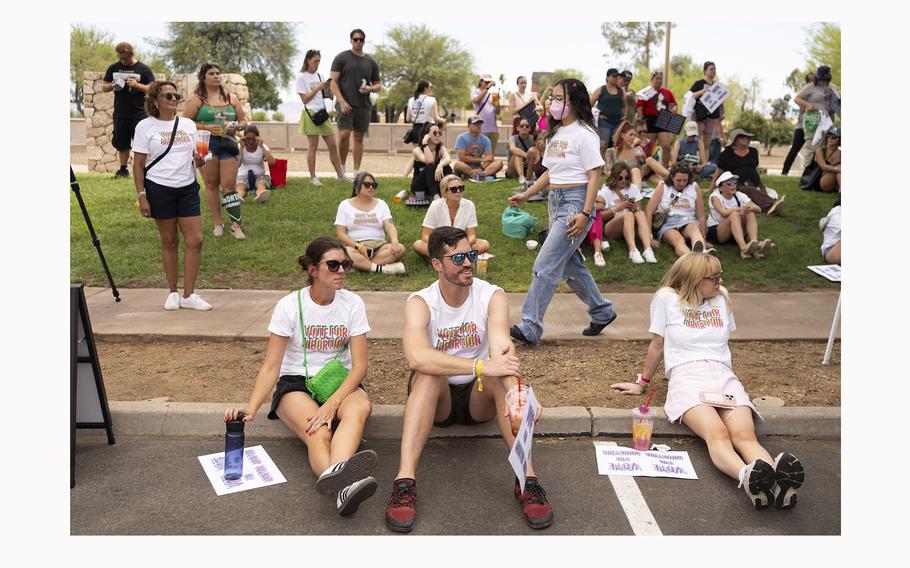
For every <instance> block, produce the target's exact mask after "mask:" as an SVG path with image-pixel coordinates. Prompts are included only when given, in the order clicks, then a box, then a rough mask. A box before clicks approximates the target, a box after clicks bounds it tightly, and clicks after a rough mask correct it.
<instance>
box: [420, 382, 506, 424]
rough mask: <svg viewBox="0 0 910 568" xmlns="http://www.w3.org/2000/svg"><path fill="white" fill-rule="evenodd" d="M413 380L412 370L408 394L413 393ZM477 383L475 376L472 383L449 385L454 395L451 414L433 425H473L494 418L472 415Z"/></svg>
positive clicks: (450, 392)
mask: <svg viewBox="0 0 910 568" xmlns="http://www.w3.org/2000/svg"><path fill="white" fill-rule="evenodd" d="M413 380H414V371H411V375H410V376H409V377H408V395H410V394H411V381H413ZM476 383H477V379H476V378H475V379H474V380H473V381H471V382H470V383H465V384H463V385H449V394H450V395H451V397H452V408H451V410H450V411H449V415H448V416H447V417H446V418H445V419H444V420H441V421H439V422H433V426H439V427H440V428H446V427H448V426H451V425H452V424H463V425H465V426H473V425H475V424H483V423H484V422H489V421H490V420H492V418H490V419H488V420H481V421H477V420H474V417H472V416H471V409H470V408H469V405H470V402H471V391H473V390H474V385H475V384H476Z"/></svg>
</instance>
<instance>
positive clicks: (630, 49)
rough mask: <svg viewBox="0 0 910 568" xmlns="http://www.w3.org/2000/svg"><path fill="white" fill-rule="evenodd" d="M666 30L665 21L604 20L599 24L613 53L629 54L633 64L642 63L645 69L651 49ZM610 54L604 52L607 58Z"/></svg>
mask: <svg viewBox="0 0 910 568" xmlns="http://www.w3.org/2000/svg"><path fill="white" fill-rule="evenodd" d="M666 30H667V22H604V23H603V24H601V26H600V33H602V34H603V36H604V39H606V40H607V45H609V46H610V50H611V51H612V52H613V53H616V54H619V55H625V54H630V55H631V56H632V64H633V65H636V66H638V65H643V66H644V67H645V68H646V69H650V68H651V51H652V50H653V49H655V48H656V47H657V46H658V45H660V43H661V42H662V41H663V40H664V35H665V34H666ZM612 56H613V55H612V54H611V53H605V54H604V57H607V58H610V57H612ZM617 63H618V62H617ZM612 66H614V65H611V67H612Z"/></svg>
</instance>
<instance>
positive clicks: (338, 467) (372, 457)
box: [316, 450, 377, 495]
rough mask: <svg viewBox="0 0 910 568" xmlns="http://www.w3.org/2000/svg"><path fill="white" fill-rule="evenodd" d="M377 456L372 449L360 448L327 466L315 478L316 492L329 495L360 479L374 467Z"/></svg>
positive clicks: (371, 471)
mask: <svg viewBox="0 0 910 568" xmlns="http://www.w3.org/2000/svg"><path fill="white" fill-rule="evenodd" d="M376 461H377V456H376V452H374V451H373V450H362V451H359V452H357V453H356V454H354V455H353V456H351V457H349V458H348V459H346V460H341V461H340V462H338V463H336V464H334V465H332V466H329V468H328V469H327V470H325V471H324V472H322V475H320V476H319V479H317V480H316V493H321V494H322V495H331V494H332V493H337V492H339V491H341V490H342V489H345V488H347V487H348V486H349V485H353V484H354V483H355V482H356V481H357V480H362V479H364V478H365V477H367V476H368V475H370V474H371V473H373V470H374V469H376Z"/></svg>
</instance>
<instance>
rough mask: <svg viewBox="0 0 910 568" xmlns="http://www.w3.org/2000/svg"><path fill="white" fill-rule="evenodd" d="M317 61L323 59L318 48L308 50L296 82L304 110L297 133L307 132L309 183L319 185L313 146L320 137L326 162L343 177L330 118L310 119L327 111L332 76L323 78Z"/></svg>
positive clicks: (339, 176)
mask: <svg viewBox="0 0 910 568" xmlns="http://www.w3.org/2000/svg"><path fill="white" fill-rule="evenodd" d="M320 61H322V55H321V54H320V53H319V50H318V49H310V50H308V51H307V52H306V56H305V57H304V58H303V67H301V69H300V74H299V75H298V76H297V83H296V85H295V87H296V88H295V90H296V91H297V94H298V95H299V96H300V101H301V102H303V112H301V113H300V127H299V129H298V132H300V133H301V134H304V135H306V140H307V148H306V165H307V169H309V171H310V185H322V182H320V181H319V178H318V177H316V149H317V148H318V147H319V137H320V136H322V139H323V140H325V146H326V148H327V149H328V151H329V161H331V162H332V167H333V168H334V169H335V174H336V175H337V176H338V179H344V176H343V175H342V174H343V173H344V172H343V171H342V168H341V160H340V158H339V157H338V144H337V143H336V142H335V129H334V128H333V127H332V121H331V120H329V119H328V118H326V119H325V120H324V121H323V122H322V123H320V124H316V123H315V122H313V117H314V116H316V114H317V113H318V112H320V111H323V110H324V111H326V112H328V111H329V107H328V104H329V102H330V101H331V100H332V99H331V98H330V97H331V93H332V90H331V88H330V87H331V83H332V79H331V78H328V79H326V80H325V81H323V80H322V75H320V74H319V72H318V71H317V70H318V69H319V63H320ZM327 96H328V97H329V98H327Z"/></svg>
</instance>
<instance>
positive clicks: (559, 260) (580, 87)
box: [509, 79, 616, 345]
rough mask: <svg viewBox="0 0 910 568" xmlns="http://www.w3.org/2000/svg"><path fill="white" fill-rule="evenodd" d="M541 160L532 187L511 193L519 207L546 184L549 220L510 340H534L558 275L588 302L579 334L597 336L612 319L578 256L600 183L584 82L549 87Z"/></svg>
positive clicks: (595, 139)
mask: <svg viewBox="0 0 910 568" xmlns="http://www.w3.org/2000/svg"><path fill="white" fill-rule="evenodd" d="M548 123H549V129H548V130H547V133H546V137H545V140H546V151H545V153H544V157H543V165H544V166H545V167H546V168H547V171H545V172H544V173H543V174H542V175H541V176H540V177H538V178H537V181H536V182H534V184H533V185H531V187H529V188H528V189H526V190H525V191H523V192H521V193H516V194H515V195H513V196H511V197H510V198H509V203H510V204H511V205H513V206H518V205H520V204H521V203H523V202H525V201H527V199H528V197H530V196H532V195H534V194H536V193H537V192H539V191H541V190H542V189H543V188H545V187H549V188H550V191H549V197H548V199H549V207H548V209H549V214H550V224H549V229H548V232H547V238H546V240H545V241H544V242H543V245H542V246H541V248H540V252H539V253H538V255H537V260H536V261H534V268H533V270H532V272H531V286H530V288H529V289H528V294H527V296H526V297H525V301H524V304H523V305H522V308H521V320H522V321H521V323H519V324H518V325H513V326H512V328H511V329H510V330H509V332H510V334H511V336H512V337H513V338H514V339H518V340H520V341H523V342H525V343H527V344H529V345H536V344H537V343H538V342H539V341H540V337H541V335H542V334H543V317H544V314H545V313H546V311H547V308H548V307H549V305H550V301H551V300H552V299H553V293H554V292H555V291H556V286H557V285H558V284H559V281H560V280H565V281H566V283H567V284H568V285H569V287H570V288H571V289H572V291H573V292H575V294H576V295H577V296H578V297H579V298H580V299H581V301H583V302H584V303H585V304H586V305H587V306H588V315H589V316H590V317H591V323H590V325H588V327H586V328H585V329H584V330H583V331H582V333H583V334H584V335H598V334H599V333H600V332H601V331H603V329H604V328H605V327H607V326H608V325H609V324H610V323H612V322H613V320H614V319H616V312H615V311H614V310H613V303H612V302H610V301H609V300H607V299H605V298H604V297H603V295H601V293H600V290H599V289H598V288H597V283H595V282H594V278H593V277H592V276H591V273H590V272H589V271H588V269H587V267H585V265H584V263H583V262H582V261H581V254H580V253H579V251H578V248H579V247H580V246H581V243H582V242H583V241H584V238H585V235H587V233H588V231H589V230H590V228H591V225H592V224H593V223H594V199H595V197H596V196H597V190H598V187H599V186H600V168H601V167H602V166H603V163H604V161H603V157H601V155H600V136H599V135H598V133H597V127H596V126H594V115H593V114H592V113H591V98H590V95H588V90H587V88H585V85H584V83H582V82H581V81H579V80H578V79H563V80H562V81H560V82H559V83H558V84H557V85H556V86H555V87H554V88H553V102H552V103H551V104H550V117H549V119H548Z"/></svg>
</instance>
